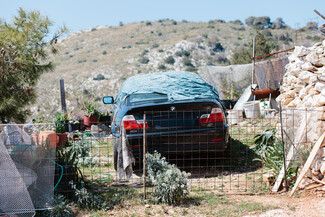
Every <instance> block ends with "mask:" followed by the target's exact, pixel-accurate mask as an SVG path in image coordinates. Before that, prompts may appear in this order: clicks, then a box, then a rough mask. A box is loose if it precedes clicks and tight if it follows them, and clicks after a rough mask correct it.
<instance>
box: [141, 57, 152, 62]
mask: <svg viewBox="0 0 325 217" xmlns="http://www.w3.org/2000/svg"><path fill="white" fill-rule="evenodd" d="M149 61H150V60H149V58H148V57H141V58H140V59H139V62H140V63H142V64H147V63H149Z"/></svg>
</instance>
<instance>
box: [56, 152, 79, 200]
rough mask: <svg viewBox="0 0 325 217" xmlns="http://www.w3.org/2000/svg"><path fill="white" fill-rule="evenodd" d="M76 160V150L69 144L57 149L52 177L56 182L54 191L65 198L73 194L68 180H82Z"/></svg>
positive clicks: (75, 181) (76, 181)
mask: <svg viewBox="0 0 325 217" xmlns="http://www.w3.org/2000/svg"><path fill="white" fill-rule="evenodd" d="M77 161H78V159H77V152H76V151H75V150H74V149H73V148H72V147H71V146H70V147H69V146H68V147H64V148H59V149H57V151H56V167H55V177H54V181H55V183H58V186H57V189H56V191H57V192H58V193H60V194H63V195H64V196H66V197H67V198H72V197H73V195H74V189H72V188H71V185H70V182H71V181H72V182H73V183H80V182H81V181H83V180H84V179H83V175H82V173H81V170H80V169H79V167H78V162H77Z"/></svg>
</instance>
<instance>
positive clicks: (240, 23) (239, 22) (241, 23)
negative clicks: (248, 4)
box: [233, 20, 244, 25]
mask: <svg viewBox="0 0 325 217" xmlns="http://www.w3.org/2000/svg"><path fill="white" fill-rule="evenodd" d="M233 23H234V24H236V25H244V24H243V22H242V21H240V20H235V21H234V22H233Z"/></svg>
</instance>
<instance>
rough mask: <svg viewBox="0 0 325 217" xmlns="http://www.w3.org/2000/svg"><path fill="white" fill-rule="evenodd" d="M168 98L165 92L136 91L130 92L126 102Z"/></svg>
mask: <svg viewBox="0 0 325 217" xmlns="http://www.w3.org/2000/svg"><path fill="white" fill-rule="evenodd" d="M167 100H168V96H167V95H166V94H160V93H138V94H132V95H130V96H129V97H128V98H127V104H136V103H148V102H164V101H167Z"/></svg>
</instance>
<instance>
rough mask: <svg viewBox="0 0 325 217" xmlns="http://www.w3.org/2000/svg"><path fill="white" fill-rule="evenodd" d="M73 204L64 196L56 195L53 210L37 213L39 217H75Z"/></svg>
mask: <svg viewBox="0 0 325 217" xmlns="http://www.w3.org/2000/svg"><path fill="white" fill-rule="evenodd" d="M71 205H72V204H71V202H69V201H68V200H67V199H66V198H65V197H64V196H63V195H61V194H57V195H54V199H53V208H52V209H48V210H44V211H37V213H36V215H37V216H49V217H69V216H75V214H74V213H73V211H72V209H71Z"/></svg>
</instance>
